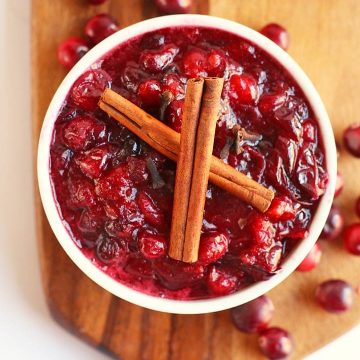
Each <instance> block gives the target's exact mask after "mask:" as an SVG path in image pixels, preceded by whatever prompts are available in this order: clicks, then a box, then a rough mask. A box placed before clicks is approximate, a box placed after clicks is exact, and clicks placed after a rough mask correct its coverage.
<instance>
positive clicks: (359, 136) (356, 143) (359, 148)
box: [344, 124, 360, 157]
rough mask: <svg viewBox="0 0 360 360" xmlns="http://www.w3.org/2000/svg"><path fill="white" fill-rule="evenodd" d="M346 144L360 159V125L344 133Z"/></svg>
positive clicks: (349, 128)
mask: <svg viewBox="0 0 360 360" xmlns="http://www.w3.org/2000/svg"><path fill="white" fill-rule="evenodd" d="M344 144H345V146H346V148H347V149H348V150H349V151H350V153H351V154H353V155H354V156H356V157H360V124H354V125H351V126H349V127H348V128H347V129H346V130H345V132H344Z"/></svg>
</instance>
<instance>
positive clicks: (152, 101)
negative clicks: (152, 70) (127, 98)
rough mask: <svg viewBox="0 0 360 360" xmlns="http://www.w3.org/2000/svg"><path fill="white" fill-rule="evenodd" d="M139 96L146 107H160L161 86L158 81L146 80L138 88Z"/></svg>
mask: <svg viewBox="0 0 360 360" xmlns="http://www.w3.org/2000/svg"><path fill="white" fill-rule="evenodd" d="M137 92H138V95H139V97H140V99H141V101H142V103H143V104H144V105H145V106H149V107H156V106H159V105H160V95H161V84H160V82H159V81H157V80H145V81H143V82H142V83H141V84H140V85H139V87H138V91H137Z"/></svg>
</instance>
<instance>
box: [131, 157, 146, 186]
mask: <svg viewBox="0 0 360 360" xmlns="http://www.w3.org/2000/svg"><path fill="white" fill-rule="evenodd" d="M127 164H128V168H129V177H130V179H131V180H132V181H133V182H134V183H135V184H141V183H144V182H145V181H146V180H147V179H148V178H149V173H148V171H147V167H146V161H145V160H144V159H143V158H139V157H136V156H130V157H129V158H128V160H127Z"/></svg>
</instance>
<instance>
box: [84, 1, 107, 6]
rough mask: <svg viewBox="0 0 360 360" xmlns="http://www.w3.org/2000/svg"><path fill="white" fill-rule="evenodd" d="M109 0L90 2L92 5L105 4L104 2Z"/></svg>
mask: <svg viewBox="0 0 360 360" xmlns="http://www.w3.org/2000/svg"><path fill="white" fill-rule="evenodd" d="M106 1H107V0H88V2H89V3H90V4H91V5H101V4H103V3H104V2H106Z"/></svg>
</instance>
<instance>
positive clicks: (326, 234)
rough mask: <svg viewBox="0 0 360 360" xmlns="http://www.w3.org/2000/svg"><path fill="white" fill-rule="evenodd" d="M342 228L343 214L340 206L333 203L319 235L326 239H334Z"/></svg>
mask: <svg viewBox="0 0 360 360" xmlns="http://www.w3.org/2000/svg"><path fill="white" fill-rule="evenodd" d="M343 228H344V216H343V214H342V212H341V210H340V208H339V207H338V206H336V205H334V204H333V205H332V207H331V209H330V212H329V215H328V218H327V220H326V223H325V226H324V228H323V230H322V233H321V235H320V237H321V238H322V239H328V240H332V239H335V238H337V237H338V236H339V235H340V233H341V232H342V230H343Z"/></svg>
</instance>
